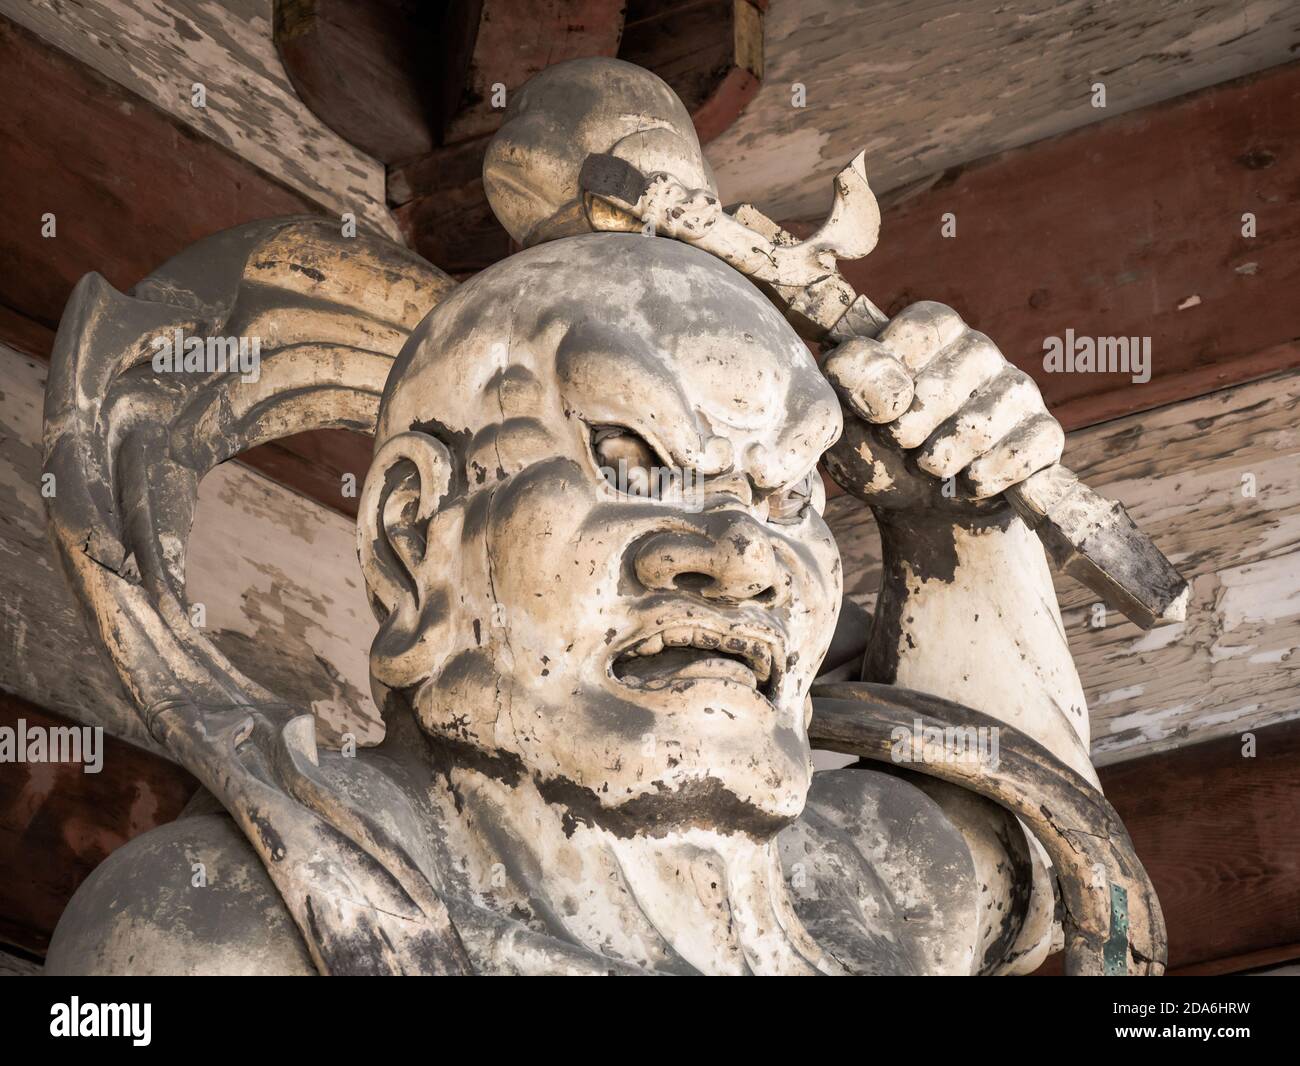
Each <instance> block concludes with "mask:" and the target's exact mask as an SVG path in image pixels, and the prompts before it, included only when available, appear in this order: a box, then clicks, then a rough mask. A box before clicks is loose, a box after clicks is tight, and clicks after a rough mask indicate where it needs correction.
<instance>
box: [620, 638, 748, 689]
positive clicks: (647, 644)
mask: <svg viewBox="0 0 1300 1066" xmlns="http://www.w3.org/2000/svg"><path fill="white" fill-rule="evenodd" d="M665 648H699V649H701V650H703V651H714V650H719V649H720V650H722V651H725V652H727V653H728V654H730V655H733V656H735V657H736V658H739V659H743V660H744V661H745V664H746V665H747V666H748V667H749V668H750V670H751V671H752V672H753V674H754V677H755V679H756V680H757V682H758V684H759V685H766V684H767V683H768V681H770V680H771V679H772V666H773V648H772V645H771V644H769V643H768V642H767V641H765V640H762V639H759V638H750V637H743V636H736V635H732V634H726V635H723V634H720V633H718V632H717V631H716V630H711V629H705V628H703V627H701V626H687V625H677V626H669V627H668V628H666V629H665V630H663V632H661V633H656V634H655V635H654V636H651V637H647V638H646V639H645V640H642V641H640V642H638V643H636V644H634V645H632V646H631V647H630V648H628V649H627V650H626V651H624V652H623V654H622V656H621V658H623V659H629V658H638V657H645V656H651V655H658V654H659V653H660V652H662V651H663V650H664V649H665Z"/></svg>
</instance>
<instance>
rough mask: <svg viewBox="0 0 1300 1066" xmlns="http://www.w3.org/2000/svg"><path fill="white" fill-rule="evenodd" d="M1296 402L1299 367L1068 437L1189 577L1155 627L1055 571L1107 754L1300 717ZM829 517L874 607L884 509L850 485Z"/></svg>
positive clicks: (862, 593) (1071, 461)
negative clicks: (1105, 610)
mask: <svg viewBox="0 0 1300 1066" xmlns="http://www.w3.org/2000/svg"><path fill="white" fill-rule="evenodd" d="M1298 406H1300V372H1290V373H1287V374H1284V375H1281V376H1276V377H1272V378H1268V379H1265V380H1262V381H1258V382H1253V383H1251V384H1247V385H1241V386H1238V387H1236V388H1232V389H1225V390H1222V391H1220V392H1216V393H1212V394H1211V395H1208V396H1204V397H1202V398H1200V399H1197V400H1191V401H1187V402H1184V403H1180V404H1174V405H1171V406H1168V407H1163V408H1160V409H1158V410H1155V411H1150V412H1147V413H1146V414H1144V415H1141V416H1136V415H1135V416H1129V417H1126V418H1122V419H1117V420H1115V421H1113V422H1107V423H1104V424H1102V425H1099V426H1094V427H1091V428H1089V429H1085V430H1080V431H1077V432H1074V433H1071V434H1070V435H1069V437H1068V440H1067V443H1066V449H1065V456H1064V461H1065V462H1066V463H1067V464H1068V465H1069V466H1070V468H1071V469H1073V470H1074V471H1075V472H1076V473H1078V474H1079V475H1080V477H1081V478H1083V480H1085V481H1086V482H1088V484H1090V485H1091V486H1092V487H1093V488H1094V489H1096V490H1097V491H1098V492H1100V493H1101V494H1102V495H1106V496H1110V497H1112V498H1114V499H1117V500H1119V501H1120V502H1121V503H1123V504H1124V505H1125V507H1127V508H1128V511H1129V513H1130V514H1131V515H1132V516H1133V518H1134V520H1135V521H1136V522H1137V523H1138V525H1139V526H1141V527H1142V528H1143V529H1144V530H1146V531H1147V532H1149V533H1150V534H1151V535H1152V536H1153V537H1154V539H1155V541H1156V543H1157V544H1158V545H1159V546H1160V547H1161V549H1162V550H1163V551H1164V552H1165V554H1166V555H1168V556H1169V558H1170V559H1171V560H1172V561H1173V563H1174V564H1175V565H1176V566H1177V567H1179V569H1180V570H1182V572H1183V574H1184V575H1185V576H1186V577H1187V578H1188V579H1189V580H1190V581H1191V584H1192V600H1191V605H1190V606H1189V608H1188V617H1187V621H1186V622H1184V623H1178V624H1176V625H1171V626H1164V627H1161V628H1158V629H1155V630H1153V631H1151V632H1150V633H1147V634H1143V633H1141V632H1140V631H1139V630H1138V629H1137V627H1136V626H1134V625H1132V624H1131V623H1129V622H1127V621H1125V620H1124V619H1122V618H1121V617H1119V616H1118V615H1115V614H1114V613H1112V614H1110V615H1109V617H1108V618H1107V619H1106V624H1105V625H1104V626H1103V627H1102V628H1093V625H1092V622H1093V612H1092V603H1093V599H1094V597H1093V596H1092V595H1091V594H1090V593H1088V592H1087V590H1086V589H1083V588H1082V587H1081V586H1079V585H1076V584H1074V583H1073V582H1069V581H1068V579H1061V580H1059V581H1058V588H1057V591H1058V594H1059V596H1060V598H1061V605H1062V613H1063V616H1064V620H1065V625H1066V632H1067V633H1068V634H1069V638H1070V646H1071V649H1072V651H1073V653H1074V657H1075V660H1076V662H1077V663H1078V666H1079V673H1080V675H1081V676H1082V678H1083V683H1084V688H1085V691H1086V692H1087V696H1088V704H1089V709H1090V712H1091V719H1092V754H1093V760H1094V761H1095V762H1097V763H1098V764H1105V763H1109V762H1116V761H1120V760H1124V759H1132V758H1136V757H1137V756H1140V755H1144V754H1148V753H1150V752H1153V751H1160V750H1163V749H1167V748H1174V747H1179V746H1181V745H1183V744H1187V743H1191V742H1193V741H1197V740H1205V739H1210V738H1214V737H1221V736H1228V735H1235V734H1240V733H1241V732H1242V731H1244V730H1248V729H1257V728H1260V727H1262V726H1265V725H1268V724H1270V723H1275V722H1280V721H1285V720H1289V719H1292V718H1296V717H1300V696H1298V695H1297V694H1298V693H1300V655H1297V654H1296V650H1297V648H1300V431H1298V430H1297V427H1296V410H1297V407H1298ZM1248 476H1249V477H1250V478H1253V485H1254V490H1255V495H1254V496H1253V497H1248V496H1244V495H1243V487H1244V486H1247V487H1248V486H1249V481H1248V480H1243V479H1247V478H1248ZM827 517H828V521H829V522H830V525H831V527H832V529H833V530H834V531H835V536H836V539H837V540H838V541H839V544H840V551H841V553H842V554H843V556H844V569H845V575H846V586H847V592H848V594H849V595H850V596H851V597H852V598H853V599H854V600H856V601H857V602H859V603H862V604H863V605H867V606H869V605H871V604H872V603H873V602H874V598H875V597H874V594H875V589H876V585H877V582H878V580H879V542H878V539H877V537H876V532H875V526H874V522H873V521H872V519H871V516H870V514H869V512H867V511H866V509H865V508H864V507H863V506H862V505H861V504H859V503H858V502H857V501H856V500H852V499H849V498H846V497H838V498H836V499H835V500H832V501H831V502H830V503H829V504H828V506H827ZM989 669H997V664H995V663H990V664H989Z"/></svg>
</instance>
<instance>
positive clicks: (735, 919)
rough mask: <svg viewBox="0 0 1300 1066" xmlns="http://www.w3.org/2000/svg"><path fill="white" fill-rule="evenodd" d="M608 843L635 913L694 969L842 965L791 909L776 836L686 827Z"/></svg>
mask: <svg viewBox="0 0 1300 1066" xmlns="http://www.w3.org/2000/svg"><path fill="white" fill-rule="evenodd" d="M609 847H610V848H611V850H612V851H613V853H614V855H615V857H616V860H617V862H618V865H619V869H620V870H621V872H622V874H623V880H624V882H625V883H626V885H627V887H628V890H629V891H630V893H631V894H632V897H633V898H634V899H635V901H636V904H637V906H638V907H639V908H640V910H641V913H642V914H644V915H645V917H646V918H647V920H648V921H649V922H650V923H651V924H652V925H653V926H654V927H655V929H656V931H657V932H658V933H659V935H660V936H661V937H662V938H663V939H664V940H665V941H666V942H667V944H668V945H669V946H670V947H671V948H672V950H673V951H674V952H675V953H676V954H678V955H679V956H681V957H682V958H683V959H684V960H685V961H686V962H687V963H689V964H690V965H691V966H692V967H693V968H694V969H695V970H697V971H699V972H700V973H704V974H754V975H759V976H765V975H776V974H784V975H811V974H818V973H823V974H835V973H841V972H843V971H842V969H841V968H840V966H839V965H838V964H837V963H836V962H835V960H833V959H831V958H830V957H829V956H827V955H826V953H825V952H823V951H822V950H821V948H820V947H819V946H818V945H817V943H816V942H815V941H814V940H813V939H812V937H811V936H810V935H809V933H808V931H807V930H806V929H805V928H804V926H803V923H802V922H801V921H800V920H799V918H798V916H797V915H796V914H795V911H794V906H793V903H792V902H791V899H790V896H789V893H788V891H787V888H786V882H785V876H784V872H783V870H782V868H781V859H780V855H779V854H778V849H777V844H776V840H775V839H769V840H763V841H757V840H753V839H751V838H749V837H747V836H744V835H723V834H719V833H715V832H710V831H707V830H690V831H688V832H686V833H684V834H673V835H671V836H669V837H665V838H648V837H634V838H630V839H613V840H611V841H610V842H609Z"/></svg>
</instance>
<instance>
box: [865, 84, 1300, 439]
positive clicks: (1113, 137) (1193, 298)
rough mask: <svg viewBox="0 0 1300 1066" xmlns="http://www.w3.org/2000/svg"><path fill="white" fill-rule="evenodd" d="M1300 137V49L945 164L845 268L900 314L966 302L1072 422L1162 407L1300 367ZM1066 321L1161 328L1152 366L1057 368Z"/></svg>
mask: <svg viewBox="0 0 1300 1066" xmlns="http://www.w3.org/2000/svg"><path fill="white" fill-rule="evenodd" d="M1298 141H1300V63H1292V64H1289V65H1287V66H1284V67H1279V68H1276V69H1274V70H1271V71H1267V72H1265V73H1263V74H1260V75H1257V76H1254V77H1250V78H1246V79H1243V80H1240V81H1236V82H1232V83H1229V84H1224V85H1218V86H1215V87H1214V88H1211V89H1207V90H1204V91H1202V92H1199V93H1195V94H1193V95H1191V96H1187V97H1183V98H1181V99H1178V100H1173V101H1170V102H1168V103H1164V104H1158V105H1156V106H1154V107H1151V108H1147V109H1146V110H1143V111H1138V112H1134V113H1132V114H1129V115H1124V116H1121V117H1119V118H1114V119H1110V120H1107V121H1105V122H1100V123H1097V124H1095V125H1092V126H1089V127H1086V128H1084V129H1081V130H1077V131H1075V132H1073V133H1069V134H1066V135H1064V136H1061V137H1056V138H1053V139H1050V140H1046V141H1040V142H1038V143H1037V144H1033V145H1030V146H1029V147H1026V148H1021V149H1017V150H1015V151H1012V152H1007V153H1005V154H1003V155H1000V156H996V157H994V158H992V159H988V160H984V161H982V162H979V163H973V164H970V165H968V166H964V167H957V168H954V169H953V170H950V171H947V172H945V173H943V174H941V175H937V176H936V177H935V179H933V180H932V181H930V182H929V183H928V184H927V185H926V186H925V187H922V188H919V189H915V190H913V191H912V192H910V193H909V194H907V195H905V196H903V197H902V198H900V199H897V200H895V201H894V202H893V203H891V204H889V205H887V206H886V209H885V212H884V220H883V225H882V226H881V235H880V244H879V245H878V247H877V248H876V250H875V251H873V252H872V253H871V254H870V255H869V256H867V257H866V258H865V259H861V260H857V261H855V262H852V263H845V264H843V268H844V271H845V274H846V276H847V277H848V279H849V280H850V281H851V282H852V283H853V284H854V286H855V287H856V288H857V289H858V290H859V291H860V292H865V293H866V294H868V295H869V296H870V297H871V298H872V299H873V300H875V301H876V302H877V303H878V304H880V306H881V307H882V308H884V309H885V310H886V311H887V312H889V313H891V314H892V313H895V312H897V311H898V310H900V309H901V308H902V307H904V306H906V305H907V304H909V303H912V302H914V301H916V300H939V301H941V302H944V303H948V304H951V305H952V306H953V307H955V308H956V309H957V310H958V311H959V312H960V313H961V314H962V315H963V316H964V317H965V318H966V319H967V321H968V322H970V323H972V324H973V325H974V326H975V327H976V328H978V329H980V330H982V331H983V332H985V333H987V334H988V335H989V336H990V337H991V338H993V340H994V341H995V342H996V343H997V344H998V345H999V346H1000V347H1001V348H1002V350H1003V352H1004V353H1005V354H1006V355H1007V357H1008V358H1009V359H1011V360H1012V361H1013V362H1014V363H1015V364H1016V365H1017V366H1019V367H1021V368H1022V369H1023V370H1025V371H1026V372H1028V373H1029V374H1031V375H1032V376H1033V377H1034V379H1035V380H1036V381H1037V382H1038V385H1039V388H1040V389H1041V390H1042V392H1043V396H1044V397H1045V398H1046V400H1047V401H1048V403H1049V405H1050V406H1051V407H1052V408H1053V409H1054V410H1055V411H1056V412H1058V416H1059V417H1061V418H1062V420H1063V421H1064V422H1065V424H1066V426H1067V428H1074V427H1077V426H1084V425H1089V424H1091V423H1093V422H1097V421H1100V420H1103V419H1106V418H1114V417H1116V416H1118V415H1122V414H1128V413H1131V412H1134V411H1141V410H1146V409H1149V408H1152V407H1156V406H1159V405H1161V404H1165V403H1169V402H1171V401H1174V400H1178V399H1184V398H1186V397H1188V396H1192V395H1197V394H1198V393H1200V392H1204V391H1208V390H1209V389H1213V388H1221V387H1223V386H1225V385H1232V384H1236V383H1238V382H1241V381H1246V380H1250V379H1251V378H1256V377H1259V376H1261V375H1264V374H1268V373H1272V372H1275V371H1277V370H1281V369H1285V368H1289V367H1294V366H1297V365H1300V349H1298V348H1297V347H1296V346H1294V345H1293V344H1291V343H1290V342H1292V341H1295V340H1296V339H1297V338H1300V302H1298V301H1296V300H1294V299H1288V298H1286V297H1285V295H1284V294H1286V293H1294V292H1296V291H1300V196H1298V195H1296V190H1297V189H1298V188H1300V153H1298V152H1295V151H1292V150H1290V146H1291V145H1294V144H1296V143H1297V142H1298ZM1247 213H1249V214H1252V215H1253V216H1254V217H1255V225H1256V235H1255V236H1253V237H1250V236H1243V225H1244V224H1243V215H1245V214H1247ZM946 215H952V216H954V219H955V223H954V224H955V227H956V236H955V237H945V236H944V232H945V231H944V220H945V216H946ZM1066 330H1072V331H1073V332H1074V334H1075V335H1076V336H1079V337H1085V336H1086V337H1133V338H1141V337H1149V338H1150V343H1151V380H1150V381H1149V382H1147V383H1145V384H1137V383H1134V382H1133V380H1132V374H1126V373H1097V372H1076V373H1049V372H1047V371H1045V370H1044V365H1043V358H1044V341H1045V339H1046V338H1049V337H1059V338H1063V337H1065V334H1066Z"/></svg>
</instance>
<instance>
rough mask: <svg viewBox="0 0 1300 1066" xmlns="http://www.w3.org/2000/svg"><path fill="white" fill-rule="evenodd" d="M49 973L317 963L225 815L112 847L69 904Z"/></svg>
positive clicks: (289, 967) (287, 970) (265, 969)
mask: <svg viewBox="0 0 1300 1066" xmlns="http://www.w3.org/2000/svg"><path fill="white" fill-rule="evenodd" d="M200 864H201V865H200ZM46 972H47V973H51V974H78V975H80V974H95V975H98V974H167V975H181V974H186V975H188V974H287V975H295V974H300V975H309V974H314V973H315V972H316V968H315V966H313V965H312V961H311V958H310V956H309V955H308V953H307V947H306V945H305V944H304V942H303V940H302V937H301V936H299V934H298V930H297V927H296V926H295V925H294V922H293V919H292V918H291V917H290V915H289V912H288V910H286V908H285V906H284V904H283V902H282V901H281V899H280V895H279V893H278V892H277V891H276V889H275V885H274V884H273V883H272V881H271V879H270V877H269V876H268V875H267V872H266V869H265V867H264V866H263V865H262V862H261V860H260V859H259V858H258V856H257V853H256V852H255V851H254V850H253V848H252V847H251V845H250V844H249V843H248V841H247V840H246V839H245V838H244V835H243V833H242V832H241V831H240V829H239V827H238V826H237V825H236V824H235V822H234V820H233V819H231V818H230V816H229V815H227V814H226V813H225V812H224V811H223V812H221V813H213V814H201V815H195V816H192V817H185V818H181V819H179V820H178V821H175V822H171V823H170V824H168V825H164V826H160V827H159V828H157V829H154V830H152V831H150V832H148V833H145V834H143V835H141V836H139V837H136V838H135V839H134V840H132V841H131V842H129V843H128V844H125V845H123V846H122V847H121V848H118V850H117V851H115V852H113V854H112V855H110V856H109V857H108V858H107V859H106V860H105V861H104V862H103V863H101V864H100V866H99V867H98V868H97V869H96V870H95V871H94V872H93V873H92V874H91V875H90V877H88V878H87V879H86V880H85V882H83V884H82V885H81V887H80V888H79V889H77V892H76V894H75V895H74V896H73V897H72V900H71V901H70V902H69V904H68V907H67V909H66V910H65V911H64V913H63V917H62V918H61V919H60V921H59V924H58V927H57V928H56V929H55V931H54V937H53V940H52V942H51V944H50V951H49V954H48V956H47V959H46Z"/></svg>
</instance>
